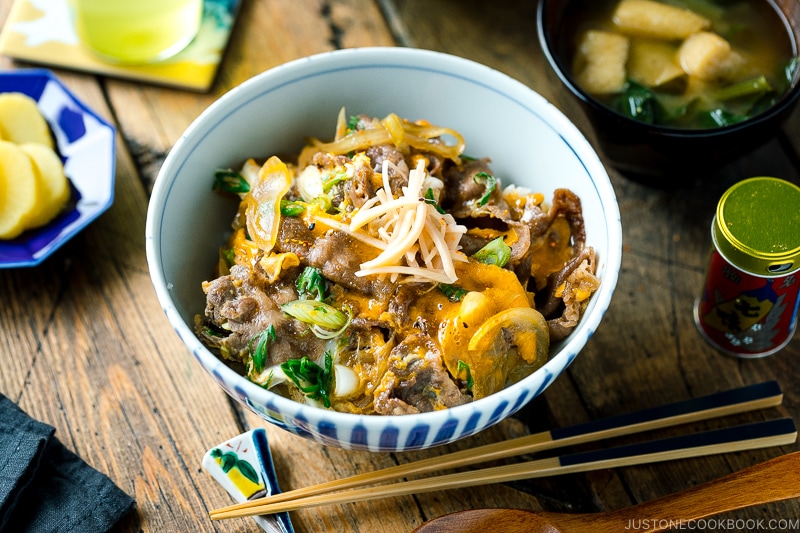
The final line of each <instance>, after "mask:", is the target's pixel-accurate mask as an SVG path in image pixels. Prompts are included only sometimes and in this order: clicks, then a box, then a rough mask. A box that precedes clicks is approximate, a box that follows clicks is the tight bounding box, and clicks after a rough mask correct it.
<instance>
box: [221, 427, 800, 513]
mask: <svg viewBox="0 0 800 533" xmlns="http://www.w3.org/2000/svg"><path fill="white" fill-rule="evenodd" d="M796 439H797V429H796V428H795V425H794V422H793V421H792V419H791V418H781V419H777V420H766V421H761V422H755V423H752V424H745V425H740V426H734V427H728V428H723V429H715V430H710V431H705V432H702V433H693V434H690V435H683V436H680V437H671V438H667V439H661V440H654V441H648V442H643V443H637V444H629V445H626V446H618V447H616V448H609V449H605V450H597V451H589V452H581V453H574V454H570V455H564V456H561V457H553V458H547V459H539V460H535V461H528V462H524V463H516V464H509V465H504V466H498V467H492V468H484V469H481V470H473V471H468V472H459V473H455V474H448V475H443V476H437V477H432V478H424V479H416V480H412V481H404V482H398V483H393V484H390V485H383V486H380V487H367V488H360V489H352V490H347V491H343V492H337V493H335V494H317V495H315V496H308V497H304V498H298V499H295V500H291V501H285V502H280V503H270V504H264V503H261V504H260V505H258V506H254V507H249V508H244V509H228V510H226V509H219V510H216V511H212V512H211V515H210V516H211V519H212V520H222V519H226V518H239V517H245V516H253V515H262V514H271V513H278V512H283V511H292V510H295V509H304V508H307V507H314V506H319V505H332V504H337V503H349V502H357V501H364V500H372V499H378V498H388V497H397V496H405V495H408V494H420V493H423V492H431V491H437V490H447V489H456V488H466V487H474V486H476V485H487V484H491V483H504V482H509V481H517V480H520V479H531V478H538V477H544V476H554V475H562V474H570V473H576V472H588V471H590V470H599V469H604V468H616V467H621V466H631V465H639V464H645V463H655V462H661V461H669V460H674V459H684V458H690V457H700V456H706V455H714V454H720V453H728V452H734V451H741V450H752V449H756V448H765V447H768V446H781V445H785V444H791V443H793V442H795V440H796Z"/></svg>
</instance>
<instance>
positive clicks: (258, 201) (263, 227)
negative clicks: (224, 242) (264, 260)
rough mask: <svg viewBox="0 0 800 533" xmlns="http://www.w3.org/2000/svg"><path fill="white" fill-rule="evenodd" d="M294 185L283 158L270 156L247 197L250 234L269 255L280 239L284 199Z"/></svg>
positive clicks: (245, 207)
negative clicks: (279, 231) (279, 230)
mask: <svg viewBox="0 0 800 533" xmlns="http://www.w3.org/2000/svg"><path fill="white" fill-rule="evenodd" d="M291 184H292V174H291V172H290V171H289V168H288V167H287V166H286V164H285V163H283V162H282V161H281V160H280V159H279V158H277V157H275V156H273V157H270V158H269V159H268V160H267V162H266V163H264V165H263V166H262V167H261V170H260V171H259V173H258V182H257V183H255V184H253V185H252V187H251V189H250V192H249V193H247V195H246V196H245V197H244V200H243V203H244V209H245V216H246V217H247V232H248V233H249V235H250V238H251V239H252V240H253V241H255V242H256V243H257V244H258V245H259V246H260V247H261V248H262V249H263V250H264V252H265V253H269V252H270V251H271V250H272V247H273V246H275V241H276V240H277V239H278V229H279V227H280V220H281V198H283V196H284V195H285V194H286V193H287V192H288V190H289V187H290V186H291Z"/></svg>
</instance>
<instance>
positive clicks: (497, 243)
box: [472, 237, 511, 268]
mask: <svg viewBox="0 0 800 533" xmlns="http://www.w3.org/2000/svg"><path fill="white" fill-rule="evenodd" d="M472 258H473V259H475V260H476V261H480V262H481V263H484V264H487V265H497V266H499V267H501V268H502V267H504V266H506V263H508V260H509V259H511V247H509V246H508V245H507V244H506V243H505V242H503V238H502V237H497V238H496V239H494V240H493V241H490V242H489V243H488V244H487V245H486V246H484V247H483V248H481V249H480V250H478V251H477V252H475V254H473V256H472Z"/></svg>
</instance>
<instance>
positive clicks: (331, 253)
mask: <svg viewBox="0 0 800 533" xmlns="http://www.w3.org/2000/svg"><path fill="white" fill-rule="evenodd" d="M359 247H360V245H359V244H357V243H356V242H354V240H353V239H352V238H351V237H350V236H348V235H346V234H344V233H342V232H340V231H336V230H331V231H329V232H327V233H326V234H325V235H323V236H321V237H317V238H315V237H314V234H313V233H312V230H310V229H309V228H308V226H306V225H305V224H304V223H303V221H302V220H300V219H299V218H293V217H282V218H281V224H280V229H279V234H278V240H277V242H276V244H275V250H276V251H278V252H293V253H294V254H295V255H297V257H299V258H300V263H301V264H303V265H311V266H313V267H317V268H318V269H320V271H321V272H322V275H323V276H324V277H325V278H327V279H329V280H331V281H332V282H334V283H339V284H341V285H344V286H345V287H347V288H348V289H353V290H357V291H359V292H361V293H363V294H367V295H371V296H374V297H376V298H378V299H380V300H384V299H385V298H387V297H388V296H389V295H390V294H391V293H392V292H394V285H393V284H392V283H391V282H390V281H388V280H384V279H378V278H376V277H374V276H364V277H359V276H356V275H355V273H356V272H357V271H358V270H360V268H361V263H363V262H364V261H365V260H366V259H364V258H363V257H361V256H360V254H359V253H358V250H359Z"/></svg>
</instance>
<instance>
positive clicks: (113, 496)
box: [0, 394, 135, 533]
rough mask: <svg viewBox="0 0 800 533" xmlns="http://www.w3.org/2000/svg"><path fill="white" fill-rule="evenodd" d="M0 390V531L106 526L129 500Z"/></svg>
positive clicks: (84, 532)
mask: <svg viewBox="0 0 800 533" xmlns="http://www.w3.org/2000/svg"><path fill="white" fill-rule="evenodd" d="M54 433H55V428H53V427H52V426H50V425H48V424H45V423H42V422H39V421H37V420H34V419H33V418H31V417H29V416H28V415H27V414H26V413H25V412H24V411H22V410H21V409H20V408H19V407H17V405H16V404H15V403H14V402H12V401H11V400H9V399H8V398H6V397H5V396H3V395H2V394H0V532H3V533H17V532H19V533H64V532H74V533H79V532H80V533H94V532H104V531H108V530H110V529H111V528H112V527H113V526H114V525H115V524H116V523H117V522H118V521H119V520H120V519H121V518H122V517H123V516H125V515H126V514H127V513H128V512H129V511H130V510H131V509H132V508H133V506H134V503H135V502H134V500H133V498H131V497H130V496H128V495H127V494H126V493H125V492H123V491H122V490H121V489H120V488H119V487H117V486H116V485H115V484H114V482H113V481H111V479H109V478H108V476H106V475H105V474H103V473H101V472H98V471H97V470H95V469H94V468H92V467H91V466H89V465H88V464H87V463H86V462H85V461H84V460H83V459H81V458H80V457H78V456H77V455H75V454H74V453H73V452H71V451H70V450H68V449H67V448H66V447H65V446H64V445H63V444H62V443H61V442H59V440H58V439H57V438H56V437H55V436H54Z"/></svg>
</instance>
